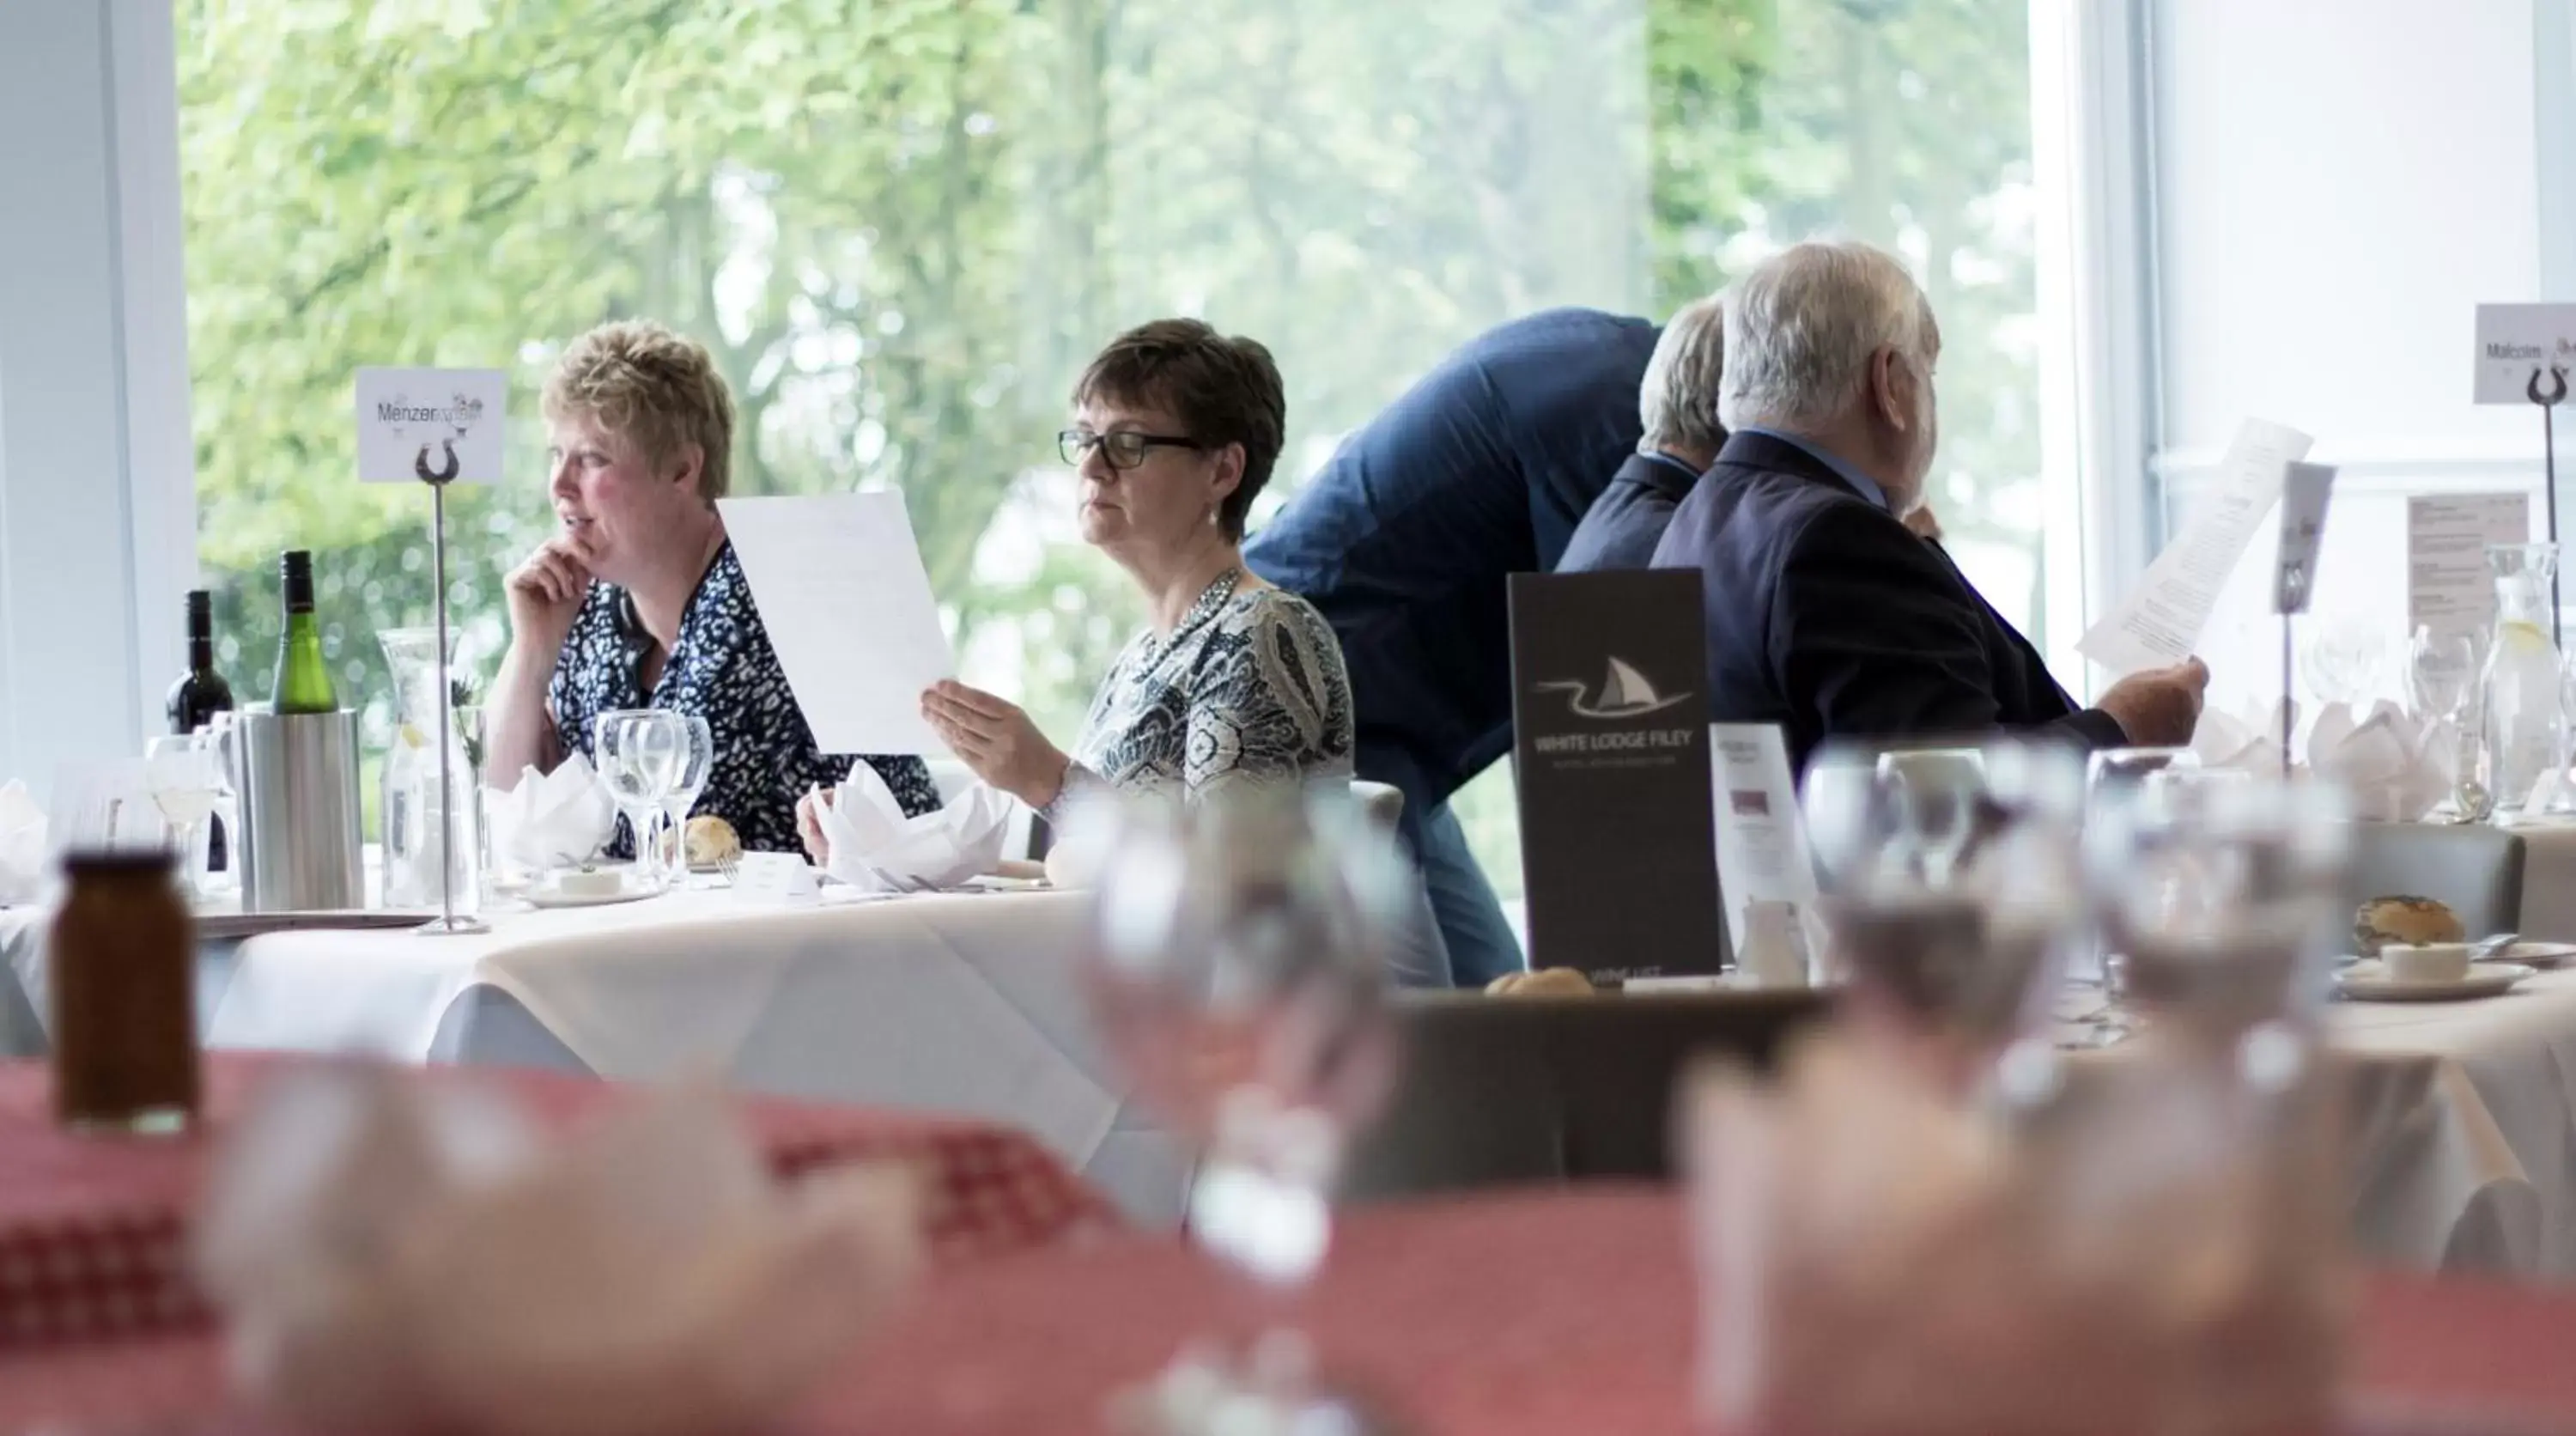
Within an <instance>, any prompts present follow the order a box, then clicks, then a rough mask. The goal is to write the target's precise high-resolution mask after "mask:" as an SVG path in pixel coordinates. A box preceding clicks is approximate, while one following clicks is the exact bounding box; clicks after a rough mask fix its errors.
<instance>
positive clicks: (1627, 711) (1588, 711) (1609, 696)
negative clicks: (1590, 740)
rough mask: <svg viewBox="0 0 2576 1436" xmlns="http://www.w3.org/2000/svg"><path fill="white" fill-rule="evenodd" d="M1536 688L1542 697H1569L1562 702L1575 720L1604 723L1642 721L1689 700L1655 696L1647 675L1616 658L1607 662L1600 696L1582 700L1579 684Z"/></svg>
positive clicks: (1680, 696)
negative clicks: (1560, 695)
mask: <svg viewBox="0 0 2576 1436" xmlns="http://www.w3.org/2000/svg"><path fill="white" fill-rule="evenodd" d="M1537 687H1538V689H1539V691H1541V692H1543V693H1544V692H1555V693H1565V694H1570V695H1572V696H1570V697H1568V698H1567V699H1566V700H1565V701H1566V706H1567V707H1569V708H1572V709H1573V710H1574V716H1576V717H1578V718H1593V719H1600V720H1604V721H1609V720H1616V719H1621V718H1642V717H1644V716H1645V715H1646V714H1649V713H1657V712H1661V711H1662V710H1664V709H1666V708H1670V707H1672V706H1673V705H1674V704H1676V703H1679V702H1681V701H1682V700H1683V699H1685V698H1688V697H1690V695H1689V694H1687V693H1674V694H1661V693H1657V692H1656V691H1655V685H1654V684H1652V683H1649V682H1647V681H1646V675H1644V674H1642V673H1640V672H1638V671H1637V670H1636V669H1635V668H1634V667H1633V666H1631V665H1629V664H1627V663H1623V662H1621V661H1620V660H1618V659H1616V658H1613V659H1611V660H1610V672H1609V675H1608V676H1607V677H1605V678H1603V679H1602V680H1601V690H1600V692H1599V693H1598V694H1597V695H1594V696H1592V697H1588V698H1587V697H1586V696H1585V692H1586V689H1585V685H1584V684H1582V683H1580V682H1572V681H1560V682H1555V683H1541V684H1538V685H1537Z"/></svg>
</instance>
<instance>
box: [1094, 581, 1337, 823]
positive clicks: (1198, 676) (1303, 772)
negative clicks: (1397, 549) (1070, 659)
mask: <svg viewBox="0 0 2576 1436" xmlns="http://www.w3.org/2000/svg"><path fill="white" fill-rule="evenodd" d="M1241 584H1242V574H1241V572H1240V571H1239V570H1237V571H1229V572H1227V573H1226V574H1225V575H1224V576H1223V577H1220V578H1219V579H1218V580H1217V581H1216V582H1215V583H1213V584H1210V585H1209V586H1208V589H1207V591H1206V592H1205V593H1202V594H1200V595H1199V599H1198V602H1196V603H1194V604H1192V605H1191V606H1190V611H1189V612H1188V613H1187V614H1184V615H1183V616H1182V618H1181V621H1180V624H1179V626H1177V627H1175V628H1174V629H1173V630H1172V633H1171V636H1170V637H1169V638H1161V639H1158V638H1156V637H1155V636H1154V634H1153V633H1152V632H1151V631H1150V630H1148V631H1147V632H1144V633H1140V634H1138V635H1137V636H1136V637H1135V638H1134V639H1133V640H1131V641H1130V642H1129V643H1128V645H1127V647H1126V648H1125V649H1124V650H1123V651H1122V652H1120V653H1119V655H1118V661H1117V662H1116V663H1115V664H1113V665H1111V667H1110V669H1109V677H1108V679H1107V680H1106V681H1104V682H1103V683H1102V684H1101V685H1100V692H1099V695H1098V696H1097V697H1095V698H1093V699H1092V701H1091V715H1090V717H1089V718H1087V719H1086V720H1084V722H1083V725H1082V739H1081V741H1080V742H1079V743H1077V744H1075V747H1074V755H1073V757H1074V762H1075V764H1076V765H1077V767H1078V768H1079V769H1080V771H1079V772H1077V773H1074V774H1072V775H1070V777H1071V781H1068V782H1067V783H1066V784H1065V792H1066V793H1067V794H1068V795H1070V794H1072V793H1074V792H1075V791H1076V789H1077V788H1078V787H1079V786H1081V785H1084V784H1096V783H1107V784H1109V785H1111V786H1113V787H1117V788H1121V789H1152V790H1158V791H1164V792H1179V793H1183V794H1186V795H1187V796H1190V797H1194V798H1195V797H1204V796H1206V795H1208V794H1209V793H1211V792H1219V791H1222V790H1223V789H1224V788H1225V787H1226V786H1227V785H1229V784H1234V783H1241V782H1283V781H1284V782H1313V781H1315V780H1317V779H1332V778H1339V779H1343V780H1346V781H1347V780H1348V779H1349V778H1350V776H1351V748H1352V742H1353V732H1354V729H1353V721H1354V720H1353V718H1352V712H1351V680H1350V676H1349V674H1347V673H1346V672H1344V671H1343V668H1342V646H1341V643H1340V641H1339V640H1337V639H1335V638H1334V637H1333V630H1332V627H1331V626H1330V625H1329V624H1327V623H1325V622H1324V616H1323V615H1322V614H1320V613H1318V612H1316V611H1315V607H1314V605H1313V604H1310V603H1308V602H1307V601H1306V600H1304V599H1302V598H1299V597H1298V596H1297V595H1295V594H1293V593H1288V592H1286V591H1284V590H1281V589H1276V588H1248V589H1247V588H1241V587H1240V585H1241ZM1060 801H1061V800H1060Z"/></svg>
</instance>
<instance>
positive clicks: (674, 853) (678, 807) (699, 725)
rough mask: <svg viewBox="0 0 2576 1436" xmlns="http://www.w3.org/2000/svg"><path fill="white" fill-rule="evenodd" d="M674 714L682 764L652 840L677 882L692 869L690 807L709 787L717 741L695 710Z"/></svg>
mask: <svg viewBox="0 0 2576 1436" xmlns="http://www.w3.org/2000/svg"><path fill="white" fill-rule="evenodd" d="M671 716H673V717H675V718H677V719H679V720H680V727H681V741H682V747H681V752H680V766H679V773H678V776H677V777H676V778H674V779H673V781H672V787H671V791H670V792H669V793H667V794H665V795H664V796H663V798H662V823H663V827H662V829H661V830H660V831H657V833H656V834H655V836H654V839H653V843H654V847H655V850H656V852H657V853H659V854H660V857H661V861H662V863H663V864H664V868H663V870H664V871H665V872H667V873H669V874H670V875H671V876H672V878H673V880H675V881H676V880H677V879H678V877H679V876H680V875H681V874H683V873H686V872H687V871H688V870H689V842H688V826H689V810H690V809H692V808H694V807H696V806H697V805H698V795H699V794H700V793H703V792H705V791H706V790H707V777H708V775H709V774H710V773H711V772H713V771H714V769H715V765H716V740H715V734H714V733H713V732H712V731H711V730H709V729H708V727H707V720H706V719H704V718H701V717H698V716H697V715H696V714H694V713H675V714H673V715H671ZM666 844H667V847H665V845H666Z"/></svg>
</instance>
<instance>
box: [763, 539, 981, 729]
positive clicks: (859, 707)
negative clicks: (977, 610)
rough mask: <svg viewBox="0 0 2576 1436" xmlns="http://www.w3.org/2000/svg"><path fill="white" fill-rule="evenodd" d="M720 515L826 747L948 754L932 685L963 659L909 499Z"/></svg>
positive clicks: (790, 682) (791, 683) (793, 685)
mask: <svg viewBox="0 0 2576 1436" xmlns="http://www.w3.org/2000/svg"><path fill="white" fill-rule="evenodd" d="M716 511H717V512H718V513H720V514H722V515H724V521H725V532H726V534H727V535H728V536H730V537H731V538H732V540H733V552H734V557H735V558H737V559H739V560H741V562H742V576H743V577H744V579H746V580H747V581H749V583H750V584H751V598H752V602H753V604H754V605H755V606H757V607H758V608H759V610H760V622H761V626H762V627H764V628H766V629H768V630H769V644H770V647H772V648H773V649H776V650H777V652H778V666H779V667H780V668H782V669H784V670H786V673H787V686H788V688H789V689H790V690H791V691H793V692H794V693H795V695H796V706H797V707H799V708H801V709H803V710H804V713H805V723H806V726H807V727H809V728H812V729H813V730H814V743H815V746H817V747H819V748H821V749H822V750H823V751H824V752H826V753H870V754H893V753H921V754H929V755H940V756H944V755H946V753H947V752H948V746H947V745H946V744H944V743H942V742H940V741H939V738H938V736H937V735H936V734H935V733H933V732H932V731H931V727H930V724H929V721H928V720H926V719H924V718H923V717H922V716H921V691H922V690H923V689H925V688H928V687H929V686H930V685H931V684H933V683H936V682H938V681H939V680H941V679H943V678H951V677H954V676H956V673H957V659H956V655H955V654H954V653H953V652H952V651H951V650H950V648H949V646H948V634H947V631H946V630H945V629H943V628H941V627H940V625H939V604H938V601H937V600H936V599H934V598H932V597H931V593H930V575H929V573H928V571H927V570H925V569H924V568H923V567H922V563H921V548H920V545H919V544H917V543H916V542H915V541H914V539H913V536H912V520H911V518H910V517H909V516H907V515H906V513H905V512H904V507H903V495H902V494H901V493H898V492H896V491H894V490H891V489H885V490H879V491H877V492H874V493H864V494H814V495H809V496H803V497H796V498H763V499H718V500H717V501H716Z"/></svg>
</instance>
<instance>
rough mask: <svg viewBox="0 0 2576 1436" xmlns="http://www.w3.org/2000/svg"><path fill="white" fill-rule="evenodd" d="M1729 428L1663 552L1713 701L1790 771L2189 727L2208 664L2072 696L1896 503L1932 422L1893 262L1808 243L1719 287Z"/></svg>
mask: <svg viewBox="0 0 2576 1436" xmlns="http://www.w3.org/2000/svg"><path fill="white" fill-rule="evenodd" d="M1725 307H1726V373H1725V378H1724V380H1723V381H1722V383H1721V385H1720V390H1719V393H1720V398H1719V403H1718V415H1719V418H1720V420H1721V421H1722V422H1723V423H1724V424H1725V425H1726V426H1727V428H1728V429H1729V430H1731V431H1732V432H1731V434H1730V436H1729V437H1728V439H1727V441H1726V445H1725V447H1724V448H1722V449H1720V450H1719V451H1718V455H1717V460H1716V462H1715V463H1714V464H1713V465H1711V466H1710V468H1709V470H1708V472H1707V473H1706V474H1704V475H1702V476H1701V478H1700V481H1699V483H1698V485H1697V486H1696V487H1695V488H1693V489H1692V490H1691V495H1690V497H1689V498H1688V499H1686V500H1684V501H1683V503H1682V505H1681V507H1680V508H1679V509H1677V510H1676V511H1675V512H1674V514H1673V518H1672V523H1671V526H1670V527H1668V528H1667V529H1666V530H1665V532H1664V538H1663V541H1662V543H1661V544H1660V545H1658V546H1657V548H1656V550H1655V558H1654V564H1655V567H1657V568H1696V569H1698V570H1699V571H1700V576H1701V581H1702V591H1703V594H1704V601H1705V605H1706V609H1707V625H1708V683H1709V713H1710V716H1711V717H1713V718H1715V719H1717V720H1719V721H1721V722H1737V723H1745V722H1756V723H1777V724H1779V725H1781V727H1782V728H1783V729H1784V730H1785V731H1786V733H1787V735H1788V744H1789V754H1790V760H1791V762H1792V763H1793V764H1794V765H1796V766H1798V767H1800V768H1803V767H1804V766H1805V764H1806V761H1807V758H1808V756H1809V755H1810V754H1811V753H1812V752H1814V750H1815V748H1816V747H1817V745H1818V744H1820V743H1822V742H1824V741H1825V740H1826V739H1828V738H1844V737H1848V738H1859V739H1887V740H1898V739H1911V738H1938V737H1967V736H1973V735H1977V734H1981V733H1987V732H1991V731H1994V730H1997V729H2037V730H2045V731H2053V732H2056V733H2059V734H2062V735H2063V736H2065V737H2067V738H2069V739H2071V740H2073V741H2075V742H2077V743H2080V744H2082V745H2084V746H2086V747H2091V748H2102V747H2115V746H2119V745H2121V744H2178V743H2184V742H2188V741H2189V740H2190V737H2191V730H2192V726H2193V724H2194V723H2196V722H2197V721H2198V719H2199V716H2200V702H2201V692H2202V690H2203V689H2204V688H2205V687H2206V686H2207V685H2208V682H2209V670H2208V669H2207V668H2205V667H2203V666H2202V665H2201V663H2200V661H2199V660H2198V659H2192V660H2189V661H2187V662H2184V663H2181V664H2178V665H2175V666H2174V667H2171V668H2161V669H2154V670H2150V671H2147V672H2143V673H2135V674H2131V675H2129V676H2128V677H2126V678H2123V679H2121V680H2120V681H2119V682H2118V683H2115V684H2113V685H2112V686H2111V688H2110V689H2109V691H2107V692H2105V693H2104V694H2103V695H2102V699H2101V702H2100V704H2099V705H2098V706H2096V707H2093V708H2081V709H2079V708H2078V707H2077V706H2076V705H2075V703H2074V702H2073V701H2072V700H2071V699H2069V698H2068V697H2067V696H2066V692H2065V690H2063V689H2061V688H2060V687H2058V686H2057V683H2056V682H2055V680H2053V679H2052V678H2050V677H2049V673H2048V668H2047V666H2046V665H2045V664H2044V663H2042V662H2041V661H2040V656H2039V652H2038V650H2037V649H2035V648H2033V647H2032V646H2031V644H2030V641H2029V640H2028V639H2025V638H2023V637H2022V636H2021V635H2020V634H2019V633H2017V632H2015V631H2014V630H2013V627H2012V625H2011V624H2009V623H2006V622H2005V621H2004V619H2003V617H2002V615H2000V614H1998V613H1996V612H1995V610H1994V608H1993V607H1992V606H1991V605H1989V604H1988V603H1987V602H1986V601H1985V599H1984V598H1982V597H1980V596H1979V595H1978V593H1977V591H1976V589H1975V588H1974V587H1973V586H1972V585H1970V584H1969V582H1968V580H1967V578H1966V577H1965V576H1964V575H1963V574H1961V573H1960V572H1959V570H1958V569H1957V567H1956V566H1954V565H1953V564H1952V563H1951V562H1950V560H1949V557H1948V555H1946V554H1945V553H1943V552H1942V551H1941V549H1940V547H1939V546H1938V545H1936V544H1931V543H1926V542H1924V541H1923V539H1922V538H1920V537H1918V536H1916V534H1915V533H1914V532H1913V531H1911V530H1909V529H1908V527H1907V526H1906V523H1905V519H1906V517H1907V515H1909V514H1910V513H1912V512H1913V511H1914V510H1915V509H1916V508H1918V507H1919V506H1920V505H1921V503H1922V499H1923V481H1924V477H1925V475H1926V474H1928V473H1929V472H1930V470H1931V467H1932V455H1933V449H1934V445H1935V443H1936V441H1937V438H1938V435H1939V427H1940V426H1939V422H1938V413H1937V406H1936V405H1935V402H1934V398H1933V384H1932V372H1933V367H1934V364H1935V362H1936V361H1937V360H1938V359H1939V357H1940V353H1941V334H1940V329H1939V327H1938V325H1936V324H1935V323H1934V321H1933V318H1932V308H1931V304H1930V302H1929V301H1928V300H1927V299H1925V297H1924V295H1923V291H1922V290H1921V289H1920V288H1918V287H1916V285H1915V283H1914V281H1913V279H1912V277H1911V276H1909V275H1908V274H1907V273H1906V272H1905V268H1904V266H1903V265H1901V264H1900V263H1898V262H1897V261H1896V259H1895V258H1893V257H1892V256H1890V255H1888V254H1886V253H1885V252H1883V251H1881V250H1878V249H1874V248H1871V247H1870V246H1868V245H1864V244H1858V243H1848V242H1842V243H1820V242H1809V243H1806V244H1800V245H1797V246H1795V247H1794V248H1791V249H1790V250H1788V251H1787V252H1785V253H1783V254H1780V255H1778V256H1776V257H1774V258H1772V259H1770V260H1767V261H1765V262H1764V263H1763V264H1762V265H1760V266H1759V267H1758V268H1756V269H1755V270H1754V271H1753V272H1752V273H1751V274H1749V275H1747V276H1746V277H1745V278H1744V279H1743V281H1742V282H1741V283H1739V284H1737V285H1736V286H1735V287H1734V288H1733V289H1732V290H1730V291H1728V294H1727V301H1726V306H1725Z"/></svg>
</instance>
